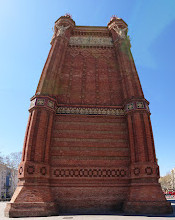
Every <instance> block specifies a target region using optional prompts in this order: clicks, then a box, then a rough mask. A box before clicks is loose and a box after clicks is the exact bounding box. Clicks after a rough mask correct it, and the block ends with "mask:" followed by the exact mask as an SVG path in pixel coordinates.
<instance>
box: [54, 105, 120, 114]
mask: <svg viewBox="0 0 175 220" xmlns="http://www.w3.org/2000/svg"><path fill="white" fill-rule="evenodd" d="M56 113H57V114H79V115H117V116H122V115H124V110H123V109H110V108H77V107H58V108H57V111H56Z"/></svg>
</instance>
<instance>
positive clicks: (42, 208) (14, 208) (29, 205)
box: [4, 202, 58, 218]
mask: <svg viewBox="0 0 175 220" xmlns="http://www.w3.org/2000/svg"><path fill="white" fill-rule="evenodd" d="M4 215H5V216H6V217H9V218H16V217H37V216H38V217H39V216H51V215H58V210H57V209H56V207H55V204H54V203H53V202H47V203H46V202H24V203H22V202H21V203H7V205H6V208H5V211H4Z"/></svg>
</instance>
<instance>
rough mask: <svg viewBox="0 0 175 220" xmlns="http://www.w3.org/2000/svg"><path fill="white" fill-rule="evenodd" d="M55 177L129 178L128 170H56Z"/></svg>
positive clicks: (53, 174) (53, 172) (53, 173)
mask: <svg viewBox="0 0 175 220" xmlns="http://www.w3.org/2000/svg"><path fill="white" fill-rule="evenodd" d="M52 176H53V177H58V178H67V177H69V178H71V177H77V178H91V177H92V178H94V177H95V178H108V177H113V178H116V177H128V171H127V169H126V168H120V169H116V168H100V169H99V168H84V169H79V168H56V169H53V171H52Z"/></svg>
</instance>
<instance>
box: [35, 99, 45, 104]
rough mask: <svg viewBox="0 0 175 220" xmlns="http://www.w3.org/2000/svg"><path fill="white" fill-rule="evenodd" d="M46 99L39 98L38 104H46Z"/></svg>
mask: <svg viewBox="0 0 175 220" xmlns="http://www.w3.org/2000/svg"><path fill="white" fill-rule="evenodd" d="M44 102H45V100H44V99H37V101H36V104H37V105H44Z"/></svg>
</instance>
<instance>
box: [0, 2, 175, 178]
mask: <svg viewBox="0 0 175 220" xmlns="http://www.w3.org/2000/svg"><path fill="white" fill-rule="evenodd" d="M65 13H70V14H71V15H72V17H73V19H74V21H75V22H76V25H89V26H90V25H92V26H106V25H107V23H108V22H109V20H110V17H111V16H112V15H117V16H118V17H121V18H122V19H123V20H124V21H125V22H126V23H127V24H128V27H129V35H130V38H131V45H132V48H131V50H132V53H133V57H134V60H135V64H136V67H137V71H138V74H139V77H140V80H141V84H142V88H143V91H144V95H145V98H146V99H148V100H149V101H150V110H151V113H152V115H151V120H152V126H153V133H154V139H155V147H156V153H157V158H158V163H159V165H160V171H161V175H164V174H166V173H167V172H168V171H170V169H172V168H173V167H175V127H174V125H175V115H174V109H175V102H174V94H175V92H174V87H175V85H174V83H175V40H174V39H175V1H174V0H105V1H104V0H88V1H85V0H64V1H63V0H62V1H61V0H57V1H56V0H50V1H46V0H37V1H36V0H30V1H24V0H21V1H20V0H15V1H14V0H5V1H2V0H0V97H1V108H0V152H1V153H2V154H4V155H5V154H9V153H11V152H16V151H20V150H21V149H22V146H23V140H24V134H25V129H26V125H27V120H28V107H29V104H30V97H32V96H33V95H34V93H35V89H36V87H37V83H38V81H39V77H40V74H41V72H42V68H43V66H44V63H45V61H46V58H47V55H48V52H49V49H50V40H51V37H52V34H53V32H52V27H53V26H54V22H55V21H56V20H57V19H58V18H59V17H60V16H62V15H64V14H65Z"/></svg>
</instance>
